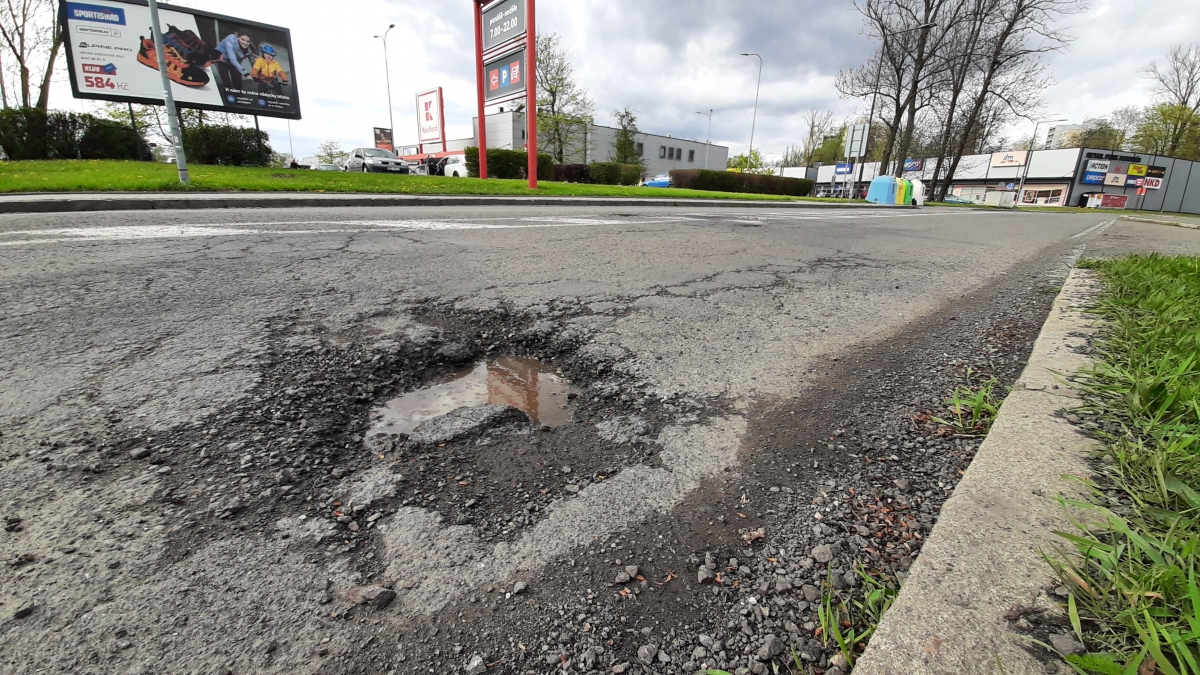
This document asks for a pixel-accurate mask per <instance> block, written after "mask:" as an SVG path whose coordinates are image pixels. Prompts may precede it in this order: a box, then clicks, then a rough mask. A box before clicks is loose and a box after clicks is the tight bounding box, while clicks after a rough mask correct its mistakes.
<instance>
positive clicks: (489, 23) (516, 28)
mask: <svg viewBox="0 0 1200 675" xmlns="http://www.w3.org/2000/svg"><path fill="white" fill-rule="evenodd" d="M524 36H525V0H501V2H498V3H496V4H494V5H492V6H491V7H487V8H485V9H484V10H483V51H485V52H490V51H492V50H493V49H495V48H496V47H499V46H501V45H503V44H505V43H508V42H511V41H513V40H516V39H517V38H521V37H524Z"/></svg>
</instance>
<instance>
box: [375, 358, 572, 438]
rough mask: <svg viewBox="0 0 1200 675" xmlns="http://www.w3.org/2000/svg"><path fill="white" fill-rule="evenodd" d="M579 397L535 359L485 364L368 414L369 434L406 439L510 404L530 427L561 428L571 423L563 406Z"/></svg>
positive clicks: (508, 359)
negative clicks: (445, 419)
mask: <svg viewBox="0 0 1200 675" xmlns="http://www.w3.org/2000/svg"><path fill="white" fill-rule="evenodd" d="M578 394H579V390H578V389H576V388H575V387H572V386H571V383H570V382H568V381H567V380H566V379H565V378H564V377H562V375H560V374H559V373H558V372H557V371H556V370H554V369H553V368H551V367H550V366H547V365H546V364H544V363H542V362H541V361H538V360H537V359H530V358H519V357H512V356H504V357H499V358H494V359H486V360H483V361H479V362H477V363H475V364H474V365H471V366H467V367H464V368H460V369H458V370H456V371H454V372H452V373H450V374H449V375H447V376H446V377H444V378H442V379H441V380H439V381H436V382H434V383H433V384H431V385H430V386H428V387H425V388H423V389H418V390H416V391H413V392H409V393H407V394H404V395H403V396H398V397H396V398H394V399H392V400H390V401H388V402H387V403H385V404H384V405H383V406H382V407H380V408H378V409H377V410H375V411H374V412H372V414H371V419H372V426H371V432H382V433H388V434H408V433H412V431H413V429H415V428H416V427H417V425H418V424H420V423H421V422H424V421H425V420H428V419H432V418H434V417H438V416H440V415H444V414H446V413H448V412H450V411H452V410H455V409H456V408H461V407H463V406H477V405H484V404H492V405H509V406H512V407H514V408H516V409H518V410H520V411H521V412H523V413H525V414H526V415H529V418H530V419H532V420H533V421H534V422H535V423H539V424H545V425H546V426H551V427H557V426H563V425H565V424H570V422H571V410H570V408H569V407H568V401H569V400H570V399H571V398H574V396H575V395H578Z"/></svg>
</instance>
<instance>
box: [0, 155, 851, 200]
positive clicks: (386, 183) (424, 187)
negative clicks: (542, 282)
mask: <svg viewBox="0 0 1200 675" xmlns="http://www.w3.org/2000/svg"><path fill="white" fill-rule="evenodd" d="M189 169H190V173H191V177H192V185H191V186H190V187H185V186H183V185H180V183H179V179H178V175H177V173H176V171H175V166H174V165H172V164H155V163H150V162H121V161H108V160H54V161H23V162H0V193H14V192H180V191H198V192H358V193H364V192H365V193H380V194H383V193H387V194H411V195H517V196H530V195H540V196H554V197H649V198H659V199H664V198H666V199H737V200H746V201H778V202H790V201H797V200H800V199H803V200H805V201H838V200H836V199H825V198H817V197H803V198H797V197H784V196H779V195H757V194H739V193H733V192H705V191H703V190H680V189H676V188H643V187H630V186H621V185H590V184H580V183H555V182H550V181H542V182H541V183H540V185H539V187H538V190H537V191H533V190H530V189H529V187H528V185H527V184H526V182H525V181H523V180H499V179H491V180H479V179H477V178H446V177H444V176H400V175H394V176H393V175H385V174H362V173H344V172H340V171H303V170H292V169H270V168H259V167H241V166H212V165H204V164H193V165H191V166H190V167H189Z"/></svg>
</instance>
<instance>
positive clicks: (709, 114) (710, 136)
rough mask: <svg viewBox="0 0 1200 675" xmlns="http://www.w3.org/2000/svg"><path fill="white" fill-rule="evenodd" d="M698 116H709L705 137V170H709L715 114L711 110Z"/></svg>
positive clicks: (699, 113)
mask: <svg viewBox="0 0 1200 675" xmlns="http://www.w3.org/2000/svg"><path fill="white" fill-rule="evenodd" d="M696 114H697V115H707V116H708V136H705V140H704V168H705V169H707V168H708V146H709V145H711V144H712V114H713V111H712V109H711V108H710V109H709V111H708V112H706V113H703V112H698V113H696ZM751 135H752V136H753V132H752V133H751Z"/></svg>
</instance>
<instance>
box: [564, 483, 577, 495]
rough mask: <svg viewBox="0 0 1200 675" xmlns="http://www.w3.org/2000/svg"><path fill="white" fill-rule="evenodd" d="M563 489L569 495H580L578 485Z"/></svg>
mask: <svg viewBox="0 0 1200 675" xmlns="http://www.w3.org/2000/svg"><path fill="white" fill-rule="evenodd" d="M563 489H564V490H566V491H567V493H568V494H573V495H577V494H579V486H578V485H568V486H566V487H564V488H563Z"/></svg>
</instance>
